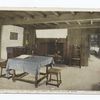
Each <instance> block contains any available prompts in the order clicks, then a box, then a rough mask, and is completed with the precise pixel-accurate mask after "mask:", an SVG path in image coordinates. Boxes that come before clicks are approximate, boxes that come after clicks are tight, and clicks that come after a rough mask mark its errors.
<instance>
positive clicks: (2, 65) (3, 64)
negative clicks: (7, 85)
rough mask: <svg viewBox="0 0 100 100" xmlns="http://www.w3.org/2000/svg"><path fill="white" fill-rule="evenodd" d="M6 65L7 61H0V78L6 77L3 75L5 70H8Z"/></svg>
mask: <svg viewBox="0 0 100 100" xmlns="http://www.w3.org/2000/svg"><path fill="white" fill-rule="evenodd" d="M6 63H7V60H5V59H0V69H1V72H0V77H3V76H4V75H5V74H2V72H3V69H4V68H6Z"/></svg>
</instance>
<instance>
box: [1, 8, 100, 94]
mask: <svg viewBox="0 0 100 100" xmlns="http://www.w3.org/2000/svg"><path fill="white" fill-rule="evenodd" d="M0 93H51V94H54V93H69V94H70V93H75V94H100V11H99V10H89V9H88V10H85V9H64V8H62V9H59V8H58V9H55V8H32V9H28V8H25V9H19V8H13V9H11V8H8V9H7V8H5V9H4V8H3V9H0Z"/></svg>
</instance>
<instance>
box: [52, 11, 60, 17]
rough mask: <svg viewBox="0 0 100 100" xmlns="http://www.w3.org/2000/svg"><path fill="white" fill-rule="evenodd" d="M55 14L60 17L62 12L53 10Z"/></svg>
mask: <svg viewBox="0 0 100 100" xmlns="http://www.w3.org/2000/svg"><path fill="white" fill-rule="evenodd" d="M52 13H53V14H54V15H55V16H57V17H59V16H60V15H61V13H60V12H57V11H56V12H52Z"/></svg>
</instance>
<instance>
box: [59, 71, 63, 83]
mask: <svg viewBox="0 0 100 100" xmlns="http://www.w3.org/2000/svg"><path fill="white" fill-rule="evenodd" d="M59 77H60V83H61V82H62V81H61V73H60V72H59Z"/></svg>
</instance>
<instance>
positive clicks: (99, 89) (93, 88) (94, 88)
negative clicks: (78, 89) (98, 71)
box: [92, 82, 100, 91]
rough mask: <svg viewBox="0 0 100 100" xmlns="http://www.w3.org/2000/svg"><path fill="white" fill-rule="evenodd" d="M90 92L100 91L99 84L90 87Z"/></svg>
mask: <svg viewBox="0 0 100 100" xmlns="http://www.w3.org/2000/svg"><path fill="white" fill-rule="evenodd" d="M92 90H94V91H100V82H99V83H97V84H94V85H93V86H92Z"/></svg>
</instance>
